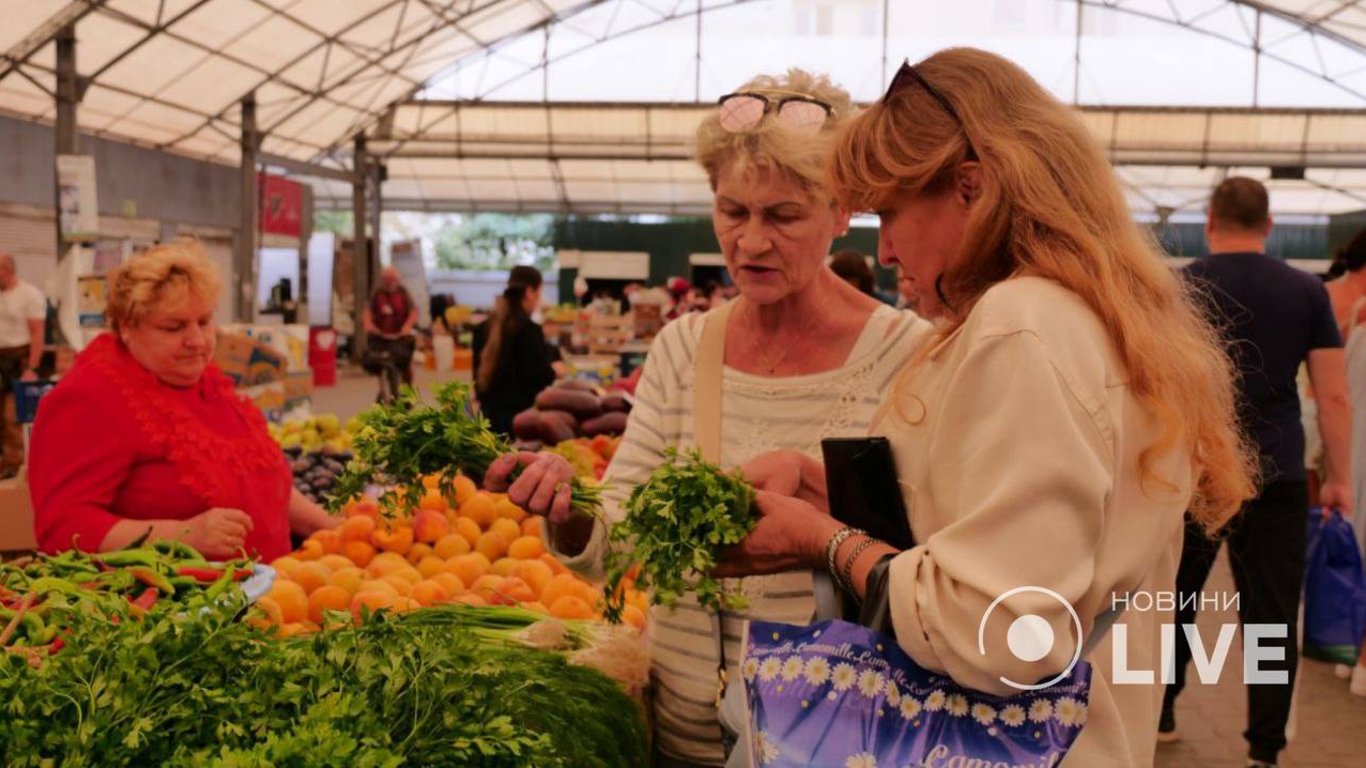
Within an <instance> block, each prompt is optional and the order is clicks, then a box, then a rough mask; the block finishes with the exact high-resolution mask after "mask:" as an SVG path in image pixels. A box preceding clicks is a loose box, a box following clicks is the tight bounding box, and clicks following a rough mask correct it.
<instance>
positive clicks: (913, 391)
mask: <svg viewBox="0 0 1366 768" xmlns="http://www.w3.org/2000/svg"><path fill="white" fill-rule="evenodd" d="M878 421H880V423H879V424H877V425H875V428H874V432H875V433H876V432H881V433H882V434H885V435H887V437H888V438H889V439H890V440H891V442H892V447H893V451H894V452H895V455H896V461H897V467H898V474H899V476H900V479H901V481H902V490H903V493H904V496H905V500H906V504H907V508H908V509H909V513H910V519H911V527H912V529H913V531H914V533H915V540H916V541H917V542H919V546H917V547H915V548H914V549H911V550H909V551H907V552H903V553H902V554H900V555H898V556H897V557H896V559H895V560H894V561H893V562H892V566H891V579H890V583H891V607H892V618H893V622H894V624H895V627H896V632H897V637H898V639H899V641H900V643H901V644H902V646H903V647H904V648H905V649H906V651H907V652H908V653H909V654H910V655H911V656H912V657H913V658H914V659H915V660H916V661H917V662H918V663H919V664H921V665H922V666H925V667H927V668H929V669H932V670H935V671H938V672H943V673H947V674H948V675H949V676H951V677H952V678H953V679H954V680H955V681H957V682H958V683H960V684H962V685H965V686H967V687H970V688H973V689H977V690H982V691H987V692H990V693H995V694H1004V695H1008V694H1013V693H1014V692H1016V689H1012V688H1011V687H1010V686H1008V685H1007V684H1005V683H1003V682H1002V680H1001V679H1002V678H1006V679H1009V680H1013V681H1017V682H1020V683H1024V684H1032V683H1036V682H1040V681H1043V680H1046V679H1049V678H1052V677H1053V676H1054V675H1056V674H1057V673H1059V672H1061V671H1062V670H1064V669H1065V668H1066V667H1067V666H1068V664H1069V662H1070V661H1071V660H1072V656H1073V653H1074V651H1075V649H1076V648H1077V647H1078V646H1077V643H1076V631H1075V630H1074V629H1073V627H1074V623H1073V620H1072V618H1071V615H1070V614H1069V613H1068V611H1067V609H1066V608H1065V607H1064V606H1063V605H1061V604H1060V603H1059V602H1057V601H1056V600H1053V599H1051V598H1048V597H1046V596H1043V595H1040V594H1038V593H1026V594H1020V595H1017V596H1016V597H1012V598H1010V599H1008V600H1006V601H1005V602H1003V603H1001V604H1000V605H999V606H997V607H996V608H995V609H994V610H993V611H992V612H991V614H990V617H989V620H988V621H987V623H986V626H985V629H984V631H983V645H984V647H985V654H983V653H980V652H979V650H978V628H979V625H980V624H981V623H982V620H983V616H984V615H985V614H986V612H987V609H988V607H989V606H990V604H991V602H992V601H993V600H994V599H995V598H996V597H997V596H999V595H1002V594H1003V593H1005V592H1007V591H1008V590H1011V589H1014V588H1017V587H1023V586H1037V587H1044V588H1046V589H1050V590H1053V591H1054V592H1056V593H1058V594H1060V595H1062V596H1063V597H1064V598H1066V600H1067V601H1068V602H1070V603H1071V605H1072V606H1074V607H1075V609H1076V612H1077V615H1078V617H1079V619H1080V621H1081V626H1082V635H1083V637H1088V638H1089V637H1090V633H1091V631H1092V628H1093V623H1094V621H1095V619H1096V618H1097V617H1099V616H1101V615H1102V614H1105V613H1106V612H1107V611H1110V610H1111V609H1112V607H1114V602H1113V599H1112V596H1113V595H1129V594H1131V593H1138V592H1146V593H1149V594H1150V595H1155V594H1157V593H1159V592H1166V593H1171V592H1173V591H1174V590H1175V580H1176V568H1177V563H1178V561H1179V559H1180V555H1181V542H1182V515H1183V512H1184V510H1185V508H1186V504H1187V502H1188V501H1189V499H1190V495H1191V486H1192V471H1191V462H1190V457H1189V455H1188V454H1184V453H1183V454H1182V455H1179V456H1178V455H1168V456H1166V457H1161V458H1159V460H1158V461H1157V464H1156V469H1157V470H1158V471H1159V472H1160V474H1161V477H1162V478H1165V479H1167V480H1168V481H1169V482H1170V483H1172V484H1174V485H1175V489H1172V488H1166V489H1164V488H1162V487H1160V485H1157V484H1153V483H1151V482H1149V483H1147V484H1143V483H1141V478H1140V473H1139V463H1138V457H1139V453H1140V452H1141V451H1142V450H1143V449H1144V448H1145V447H1147V446H1148V445H1149V444H1150V443H1151V442H1152V441H1153V439H1154V438H1155V436H1156V430H1155V429H1154V427H1153V426H1152V424H1151V423H1150V422H1149V420H1148V418H1147V413H1146V412H1145V411H1144V409H1143V407H1142V406H1141V405H1140V404H1139V402H1138V401H1137V399H1136V398H1135V397H1134V395H1133V394H1132V393H1131V392H1130V391H1129V389H1128V387H1127V386H1126V382H1125V373H1124V369H1123V367H1122V366H1121V364H1120V361H1119V359H1118V358H1117V356H1116V354H1115V351H1114V349H1113V347H1112V345H1111V344H1110V341H1109V337H1108V336H1107V334H1106V332H1105V330H1104V328H1103V327H1102V326H1101V323H1100V320H1099V318H1098V317H1097V316H1096V315H1095V314H1094V313H1093V312H1092V311H1091V310H1090V309H1089V308H1088V307H1087V306H1086V305H1085V303H1084V302H1083V301H1082V300H1081V299H1080V298H1079V297H1078V296H1076V295H1075V294H1073V293H1071V292H1070V291H1068V290H1066V289H1064V288H1062V287H1061V286H1059V285H1058V284H1056V283H1053V282H1051V281H1048V280H1044V279H1041V278H1035V277H1017V278H1013V279H1011V280H1008V281H1006V282H1003V283H1001V284H999V285H997V286H995V287H993V288H992V289H990V290H989V291H988V292H987V293H986V294H985V295H984V296H983V297H982V298H981V300H980V301H979V303H978V304H977V306H976V307H975V308H974V309H973V311H972V313H971V314H970V315H969V317H968V319H967V321H966V323H965V324H964V325H963V326H962V327H961V328H960V329H958V331H956V332H955V333H954V334H953V335H952V336H950V337H949V338H947V339H944V340H942V341H940V342H939V343H938V344H937V345H936V347H935V348H934V349H933V351H932V352H931V353H930V356H929V357H928V358H927V359H925V361H924V362H922V363H920V364H919V365H917V366H916V367H915V368H913V369H910V370H908V371H907V372H906V374H905V375H903V376H902V378H901V380H900V381H898V382H897V383H895V384H894V385H893V387H892V389H891V391H890V392H889V393H888V403H887V405H886V406H884V408H883V410H882V411H881V412H880V414H879V419H878ZM1146 603H1147V600H1146V598H1143V597H1141V596H1139V597H1138V598H1137V599H1135V603H1134V604H1135V605H1138V604H1142V605H1143V606H1144V607H1147V605H1146ZM1026 613H1032V614H1035V615H1039V616H1042V617H1044V618H1045V619H1046V620H1047V621H1048V623H1049V625H1050V627H1051V628H1052V630H1053V635H1054V637H1055V638H1056V642H1054V644H1053V646H1052V651H1051V652H1050V653H1049V654H1048V655H1046V656H1044V657H1043V658H1042V659H1040V660H1038V661H1035V662H1033V663H1028V662H1025V661H1021V660H1020V659H1018V658H1016V657H1015V656H1014V655H1013V654H1012V653H1011V651H1010V650H1008V649H1007V644H1006V637H1007V629H1008V628H1009V626H1010V625H1011V622H1012V621H1013V620H1014V618H1015V617H1018V616H1020V615H1023V614H1026ZM1170 621H1172V617H1171V613H1170V612H1165V613H1163V612H1158V611H1156V610H1150V611H1144V612H1140V611H1137V610H1133V609H1130V610H1127V611H1125V612H1124V613H1123V614H1122V615H1120V617H1119V623H1120V624H1123V625H1125V629H1123V630H1118V631H1112V632H1111V633H1110V634H1109V635H1108V636H1106V637H1105V638H1104V639H1103V640H1102V641H1101V642H1100V644H1099V645H1098V646H1097V647H1096V648H1095V650H1094V651H1093V652H1091V653H1089V655H1088V657H1087V660H1088V661H1090V662H1091V663H1092V665H1093V667H1094V670H1093V683H1092V689H1091V697H1090V702H1089V706H1088V710H1089V711H1088V717H1087V721H1086V726H1085V727H1084V728H1083V729H1082V733H1081V735H1080V736H1079V737H1078V739H1077V741H1076V743H1075V744H1074V746H1073V749H1072V751H1071V752H1070V753H1069V755H1068V757H1067V759H1066V761H1065V765H1067V766H1079V767H1083V768H1097V767H1098V766H1100V767H1103V766H1126V767H1127V766H1139V765H1143V766H1147V765H1151V764H1152V762H1153V750H1154V740H1155V736H1156V732H1157V717H1158V713H1159V710H1160V708H1161V700H1162V686H1161V682H1160V680H1161V678H1160V674H1159V675H1158V676H1156V677H1155V680H1156V681H1157V682H1156V683H1154V684H1152V685H1116V684H1114V683H1113V681H1112V680H1111V676H1112V675H1111V672H1112V655H1113V653H1114V647H1115V642H1114V641H1115V638H1116V635H1117V634H1119V633H1120V632H1124V633H1127V635H1128V642H1127V643H1126V644H1125V645H1124V649H1125V650H1126V651H1127V659H1128V663H1127V668H1128V669H1130V670H1156V669H1158V665H1157V663H1156V660H1157V658H1158V632H1159V630H1158V626H1159V625H1160V624H1162V623H1167V622H1170Z"/></svg>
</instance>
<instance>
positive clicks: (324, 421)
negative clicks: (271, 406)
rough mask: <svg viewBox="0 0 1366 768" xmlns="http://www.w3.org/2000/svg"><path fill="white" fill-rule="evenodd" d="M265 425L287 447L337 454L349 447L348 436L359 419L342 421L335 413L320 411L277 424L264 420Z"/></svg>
mask: <svg viewBox="0 0 1366 768" xmlns="http://www.w3.org/2000/svg"><path fill="white" fill-rule="evenodd" d="M266 429H267V430H268V431H269V432H270V436H271V437H273V438H275V442H277V443H279V444H280V447H281V448H284V449H285V450H286V451H292V452H301V453H318V452H323V451H326V452H328V453H332V454H338V453H345V452H347V451H350V450H351V436H352V435H354V434H355V432H356V430H357V429H359V422H358V421H357V420H356V419H354V418H353V419H351V420H350V421H348V422H346V424H342V421H341V419H340V418H338V417H337V415H336V414H332V413H323V414H318V415H317V416H314V417H312V418H308V419H290V420H288V421H286V422H285V423H284V424H280V425H275V424H267V425H266Z"/></svg>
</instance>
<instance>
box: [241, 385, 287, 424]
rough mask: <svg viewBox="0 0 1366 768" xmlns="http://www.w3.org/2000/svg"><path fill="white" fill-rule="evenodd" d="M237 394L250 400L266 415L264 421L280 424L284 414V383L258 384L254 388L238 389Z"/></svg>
mask: <svg viewBox="0 0 1366 768" xmlns="http://www.w3.org/2000/svg"><path fill="white" fill-rule="evenodd" d="M238 392H239V393H241V394H242V395H245V396H246V397H247V399H249V400H251V402H252V403H253V404H255V405H256V407H257V408H260V409H261V412H262V413H264V414H265V415H266V420H267V421H271V422H274V423H276V424H278V423H280V420H281V419H282V418H284V413H285V383H284V382H283V381H276V382H272V383H270V384H259V385H257V386H254V387H247V388H245V389H239V390H238Z"/></svg>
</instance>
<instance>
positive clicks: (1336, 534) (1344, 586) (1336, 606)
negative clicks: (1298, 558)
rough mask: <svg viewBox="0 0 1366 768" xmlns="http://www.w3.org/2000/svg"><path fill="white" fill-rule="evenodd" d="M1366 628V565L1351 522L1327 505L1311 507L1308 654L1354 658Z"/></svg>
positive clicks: (1307, 568)
mask: <svg viewBox="0 0 1366 768" xmlns="http://www.w3.org/2000/svg"><path fill="white" fill-rule="evenodd" d="M1363 634H1366V571H1363V569H1362V562H1361V550H1360V549H1359V548H1358V546H1357V540H1356V534H1355V533H1354V532H1353V530H1352V524H1351V523H1350V522H1348V521H1347V519H1346V518H1344V517H1343V516H1342V515H1340V514H1337V513H1333V512H1326V511H1325V510H1323V509H1317V508H1316V509H1312V510H1310V511H1309V538H1308V548H1307V551H1306V554H1305V559H1304V655H1305V656H1308V657H1310V658H1313V659H1320V660H1322V661H1334V662H1337V663H1339V664H1355V663H1356V661H1357V651H1358V650H1359V649H1360V648H1361V641H1362V636H1363Z"/></svg>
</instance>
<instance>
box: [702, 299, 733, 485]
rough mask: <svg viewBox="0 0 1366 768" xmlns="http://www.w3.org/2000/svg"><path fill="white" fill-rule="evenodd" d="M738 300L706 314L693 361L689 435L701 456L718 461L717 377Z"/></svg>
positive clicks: (718, 391)
mask: <svg viewBox="0 0 1366 768" xmlns="http://www.w3.org/2000/svg"><path fill="white" fill-rule="evenodd" d="M737 303H738V302H734V301H730V302H726V303H725V304H724V305H722V306H721V307H720V308H718V309H716V310H714V311H712V312H710V313H708V314H707V316H706V318H705V320H704V322H703V325H702V340H701V342H699V344H698V346H697V357H696V358H695V362H694V363H693V408H692V413H693V436H694V438H695V440H696V442H697V448H698V450H700V451H701V452H702V458H703V459H706V460H707V461H709V462H711V463H713V464H720V463H721V379H722V377H723V375H724V370H725V359H726V326H727V324H728V321H729V320H730V314H731V312H732V310H734V309H735V305H736V304H737Z"/></svg>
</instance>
